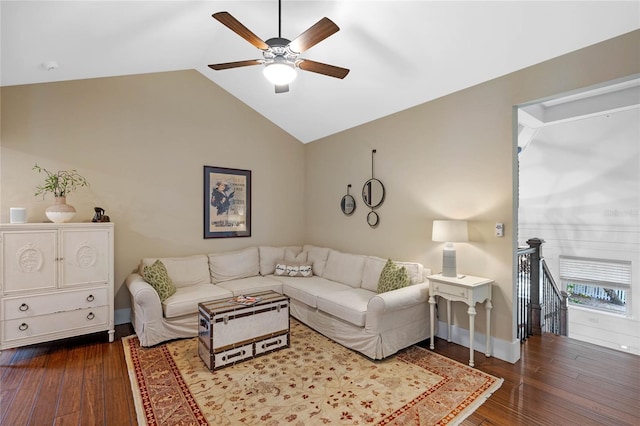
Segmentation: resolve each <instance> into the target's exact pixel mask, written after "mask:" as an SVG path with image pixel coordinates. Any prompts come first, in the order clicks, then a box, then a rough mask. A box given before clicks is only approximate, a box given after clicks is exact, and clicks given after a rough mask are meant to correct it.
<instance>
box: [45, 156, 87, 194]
mask: <svg viewBox="0 0 640 426" xmlns="http://www.w3.org/2000/svg"><path fill="white" fill-rule="evenodd" d="M33 170H37V171H38V173H45V174H46V175H47V177H46V179H45V180H44V184H43V185H41V186H37V187H36V193H35V195H42V198H44V196H45V195H46V194H47V192H51V193H52V194H53V195H54V196H56V197H66V196H67V195H68V194H69V193H70V192H73V191H75V190H76V189H77V188H80V187H83V186H89V182H87V180H86V179H85V178H84V177H82V176H81V175H80V174H78V172H77V171H76V170H68V171H67V170H59V171H57V172H55V173H52V172H50V171H49V170H47V169H45V168H42V167H40V166H38V165H37V164H36V165H35V166H33Z"/></svg>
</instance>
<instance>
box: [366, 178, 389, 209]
mask: <svg viewBox="0 0 640 426" xmlns="http://www.w3.org/2000/svg"><path fill="white" fill-rule="evenodd" d="M362 199H363V200H364V203H365V204H366V205H367V206H369V207H371V208H372V209H375V208H376V207H378V206H380V204H382V202H383V201H384V185H383V184H382V182H380V181H379V180H378V179H369V180H368V181H366V182H365V183H364V186H363V187H362Z"/></svg>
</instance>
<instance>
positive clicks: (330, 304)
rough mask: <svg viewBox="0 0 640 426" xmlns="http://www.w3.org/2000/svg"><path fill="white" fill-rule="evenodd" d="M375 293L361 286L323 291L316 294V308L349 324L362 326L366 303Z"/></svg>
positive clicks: (365, 313) (365, 314)
mask: <svg viewBox="0 0 640 426" xmlns="http://www.w3.org/2000/svg"><path fill="white" fill-rule="evenodd" d="M375 295H376V294H375V293H374V292H372V291H369V290H365V289H363V288H350V289H349V290H342V291H333V292H325V293H324V294H321V295H319V296H318V309H319V310H321V311H324V312H326V313H328V314H331V315H333V316H334V317H338V318H340V319H341V320H344V321H347V322H350V323H351V324H354V325H357V326H359V327H364V324H365V320H366V317H367V304H368V303H369V299H371V298H372V297H373V296H375Z"/></svg>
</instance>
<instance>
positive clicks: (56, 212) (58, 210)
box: [44, 197, 76, 223]
mask: <svg viewBox="0 0 640 426" xmlns="http://www.w3.org/2000/svg"><path fill="white" fill-rule="evenodd" d="M44 213H45V214H46V215H47V217H48V218H49V220H50V221H51V222H53V223H64V222H70V221H71V219H73V216H75V215H76V209H75V208H74V207H73V206H71V205H69V204H67V197H56V198H55V204H54V205H52V206H49V207H47V209H46V210H45V212H44Z"/></svg>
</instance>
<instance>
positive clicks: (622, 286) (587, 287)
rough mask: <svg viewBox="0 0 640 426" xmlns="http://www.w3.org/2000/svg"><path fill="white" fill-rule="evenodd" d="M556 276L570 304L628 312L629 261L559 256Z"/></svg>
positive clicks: (621, 312) (615, 311) (622, 312)
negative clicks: (558, 270) (558, 276)
mask: <svg viewBox="0 0 640 426" xmlns="http://www.w3.org/2000/svg"><path fill="white" fill-rule="evenodd" d="M560 279H561V280H562V283H563V286H564V288H565V289H566V291H567V293H569V303H570V304H571V305H574V306H583V307H586V308H591V309H597V310H602V311H607V312H613V313H618V314H623V315H625V314H627V313H628V306H629V304H630V303H629V301H630V295H631V294H630V290H631V262H628V261H621V260H609V259H591V258H585V257H572V256H560Z"/></svg>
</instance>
